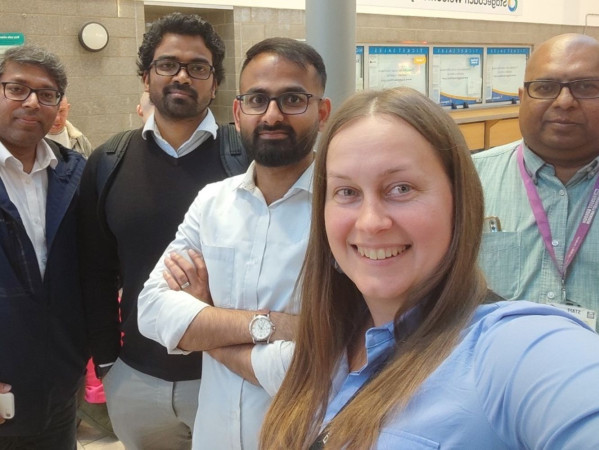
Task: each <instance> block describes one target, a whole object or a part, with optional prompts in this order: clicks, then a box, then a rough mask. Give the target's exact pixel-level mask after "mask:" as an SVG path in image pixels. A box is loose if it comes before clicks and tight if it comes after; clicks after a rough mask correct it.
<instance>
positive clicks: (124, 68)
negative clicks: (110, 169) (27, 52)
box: [0, 0, 144, 146]
mask: <svg viewBox="0 0 599 450" xmlns="http://www.w3.org/2000/svg"><path fill="white" fill-rule="evenodd" d="M143 17H144V10H143V3H142V2H140V1H136V0H94V1H87V0H19V1H1V2H0V32H12V33H23V34H24V35H25V43H26V44H37V45H40V46H43V47H45V48H47V49H49V50H50V51H52V52H54V53H56V54H57V55H58V56H59V57H60V59H61V60H62V61H63V63H64V64H65V66H66V70H67V76H68V81H69V85H68V87H67V96H68V99H69V103H70V104H71V111H70V115H69V120H70V121H72V122H73V123H74V124H75V126H77V127H78V128H79V129H81V131H83V133H84V134H85V135H86V136H87V137H88V138H89V139H90V141H91V143H92V145H94V146H98V145H100V144H101V143H102V142H104V141H105V140H106V139H108V137H110V136H111V135H113V134H115V133H117V132H118V131H121V130H124V129H126V128H131V127H137V126H138V125H139V123H140V122H139V118H138V117H137V114H136V113H135V107H136V106H137V103H138V99H139V94H140V92H141V90H142V86H141V83H140V81H139V78H138V77H137V75H136V72H135V70H136V69H135V55H136V53H137V48H138V47H139V44H140V42H141V37H142V35H143ZM90 21H97V22H100V23H101V24H103V25H104V26H105V27H106V28H107V30H108V33H109V36H110V37H109V42H108V45H107V47H106V48H105V49H103V50H101V51H99V52H89V51H86V50H84V49H83V47H81V45H80V44H79V39H78V33H79V30H80V29H81V27H82V26H83V25H84V24H85V23H87V22H90Z"/></svg>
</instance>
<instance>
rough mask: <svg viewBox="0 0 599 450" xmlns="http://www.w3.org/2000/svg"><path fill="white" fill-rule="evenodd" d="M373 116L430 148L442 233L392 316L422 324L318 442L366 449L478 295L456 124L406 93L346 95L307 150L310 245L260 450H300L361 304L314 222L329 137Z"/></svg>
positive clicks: (465, 161)
mask: <svg viewBox="0 0 599 450" xmlns="http://www.w3.org/2000/svg"><path fill="white" fill-rule="evenodd" d="M382 114H385V115H392V116H395V117H398V118H400V119H402V120H404V121H406V122H407V123H409V124H410V125H411V126H412V127H414V128H415V129H416V130H417V131H418V132H419V133H420V134H421V135H422V136H423V137H424V138H425V139H426V140H427V141H428V142H430V143H431V145H432V146H433V147H434V148H435V150H436V152H437V155H438V156H439V159H440V160H441V162H442V164H443V167H444V169H445V171H446V174H447V176H448V178H449V180H450V182H451V186H452V195H453V203H454V211H453V217H454V223H453V230H452V238H451V242H450V245H449V249H448V250H447V253H446V254H445V256H444V258H443V259H442V261H441V262H440V263H439V266H438V268H437V270H436V271H434V273H433V274H432V275H431V276H430V277H429V278H428V279H427V280H425V282H423V283H421V284H420V285H419V286H417V288H415V289H413V290H412V291H411V292H409V295H408V301H407V302H406V303H405V304H404V305H402V306H401V308H400V309H399V311H398V312H397V315H396V317H395V321H396V323H397V321H398V319H399V318H400V317H401V315H402V314H403V313H405V312H406V311H407V310H408V309H410V308H412V307H413V306H414V305H416V304H420V305H422V310H423V316H422V317H423V318H422V322H421V323H420V324H419V326H418V327H417V329H416V330H415V331H414V332H413V333H412V334H411V335H409V336H408V337H407V338H406V337H404V338H402V340H401V342H399V341H398V342H396V348H395V352H394V354H393V355H392V357H391V359H390V360H389V362H388V363H387V365H386V367H385V368H384V369H383V370H382V371H381V372H380V373H379V374H378V375H377V376H376V377H375V378H374V379H373V380H372V381H371V382H370V383H369V384H368V385H367V386H365V387H364V389H363V390H362V391H360V392H359V394H358V395H357V396H356V397H355V398H354V399H353V400H352V401H351V403H349V404H348V405H347V407H346V408H344V409H343V410H342V411H341V412H340V413H339V414H338V415H337V417H335V418H334V419H333V420H332V422H331V423H330V424H329V431H330V438H329V441H328V442H327V445H326V447H327V448H333V449H337V448H342V447H347V448H352V449H353V448H359V449H366V448H371V447H372V446H373V445H374V443H375V442H376V440H377V438H378V435H379V432H380V429H381V427H382V426H383V425H384V423H385V420H387V419H388V418H390V417H391V416H392V415H393V414H395V413H397V412H398V411H399V410H401V409H402V408H404V407H405V406H406V404H407V403H408V401H409V400H410V398H411V397H412V395H413V394H414V392H415V391H416V390H417V389H418V387H419V386H420V385H421V384H422V383H423V381H424V380H425V379H426V378H427V377H428V376H429V375H430V374H431V373H432V372H433V371H434V370H435V369H436V368H437V367H438V366H439V364H441V362H442V361H443V360H444V359H445V358H446V357H447V356H448V355H449V353H450V352H451V350H452V349H453V347H454V346H455V344H456V343H457V341H458V340H459V334H460V331H461V330H462V328H463V327H464V325H465V323H466V322H467V321H468V319H469V318H470V317H471V315H472V313H473V311H474V309H475V308H476V307H477V305H479V304H480V303H481V302H482V301H483V299H484V297H485V294H486V291H487V289H486V283H485V281H484V278H483V277H482V275H481V273H480V271H479V269H478V267H477V263H476V259H477V255H478V249H479V245H480V240H481V232H482V219H483V195H482V189H481V185H480V182H479V179H478V175H477V173H476V171H475V169H474V166H473V164H472V161H471V158H470V154H469V151H468V148H467V146H466V144H465V141H464V138H463V137H462V135H461V133H460V131H459V129H458V128H457V126H456V125H455V123H454V122H453V120H452V119H451V118H450V117H449V115H448V114H446V113H445V112H444V111H443V110H442V109H441V108H440V107H439V106H437V105H436V104H434V103H433V102H432V101H431V100H429V99H428V98H426V97H424V96H423V95H421V94H420V93H418V92H416V91H414V90H412V89H408V88H398V89H392V90H387V91H380V92H373V91H370V92H368V91H367V92H363V93H359V94H356V95H354V96H353V97H352V98H350V99H349V100H348V101H346V102H345V103H344V104H343V105H342V106H341V108H340V109H339V111H338V112H337V113H336V114H335V115H334V116H333V117H332V118H331V119H330V121H329V123H328V126H327V128H326V131H325V132H324V134H323V136H322V139H321V143H320V146H319V149H318V152H317V156H316V166H315V175H314V196H313V202H312V205H313V209H312V224H311V229H310V241H309V244H308V250H307V254H306V258H305V260H304V264H303V267H302V272H301V275H300V281H299V285H298V288H299V292H300V294H301V298H302V308H301V315H300V325H299V332H298V337H297V342H296V349H295V354H294V357H293V361H292V363H291V366H290V368H289V371H288V373H287V376H286V377H285V380H284V382H283V384H282V386H281V389H280V390H279V392H278V394H277V395H276V396H275V398H274V400H273V403H272V405H271V407H270V409H269V411H268V413H267V415H266V418H265V421H264V425H263V428H262V433H261V436H260V443H261V448H262V449H265V450H266V449H268V450H271V449H304V448H308V447H309V446H310V445H311V444H312V442H313V441H314V440H315V439H316V437H317V435H318V434H319V431H320V427H321V425H322V420H323V416H324V413H325V411H326V407H327V403H328V399H329V394H330V387H331V385H330V380H331V378H332V375H333V372H334V370H335V366H336V364H337V362H338V361H339V358H340V357H341V356H342V354H343V352H345V351H346V348H347V345H348V343H349V342H350V339H351V337H352V334H353V333H354V332H355V330H356V329H357V327H358V326H360V325H361V324H362V323H363V320H364V314H365V308H366V307H365V303H364V299H363V297H362V295H361V293H360V292H359V291H358V289H357V288H356V286H355V285H354V283H353V282H352V281H351V280H350V279H349V278H348V277H347V276H345V275H343V274H340V273H338V272H337V271H336V270H335V269H334V268H333V265H332V264H331V261H332V254H331V249H330V247H329V244H328V241H327V237H326V233H325V224H324V204H325V192H326V170H327V168H326V157H327V150H328V147H329V143H330V141H331V139H332V138H333V136H335V135H336V134H337V133H338V132H339V131H340V130H342V129H343V127H344V126H346V125H347V124H349V123H351V122H352V121H354V120H357V119H359V118H362V117H366V116H370V115H382ZM366 150H367V151H371V152H374V151H376V149H374V148H368V149H366Z"/></svg>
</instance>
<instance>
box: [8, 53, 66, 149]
mask: <svg viewBox="0 0 599 450" xmlns="http://www.w3.org/2000/svg"><path fill="white" fill-rule="evenodd" d="M0 81H1V82H15V83H21V84H24V85H26V86H29V87H30V88H32V89H43V88H49V89H58V85H57V83H56V82H55V81H54V80H53V78H52V77H51V76H50V74H49V73H48V72H47V71H46V70H45V69H44V68H42V67H40V66H37V65H34V64H18V63H15V62H8V63H7V64H6V70H5V71H4V73H3V74H2V76H1V77H0ZM57 111H58V106H47V105H42V104H41V103H39V102H38V100H37V95H36V94H33V93H32V94H31V95H30V96H29V97H27V99H26V100H24V101H16V100H9V99H7V98H6V97H5V96H4V95H3V94H0V141H2V143H3V144H4V145H5V147H6V148H7V149H8V150H9V151H10V152H11V153H12V154H13V155H14V156H15V157H17V158H19V159H20V156H25V155H30V154H35V149H36V146H37V144H38V143H39V142H40V141H41V140H42V138H43V137H44V136H45V135H46V133H48V131H49V130H50V127H52V124H53V123H54V119H55V118H56V113H57Z"/></svg>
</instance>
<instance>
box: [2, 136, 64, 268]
mask: <svg viewBox="0 0 599 450" xmlns="http://www.w3.org/2000/svg"><path fill="white" fill-rule="evenodd" d="M57 164H58V159H56V155H54V152H52V149H51V148H50V146H49V145H48V144H47V143H46V142H45V141H44V140H43V139H42V140H41V141H40V142H39V144H37V148H36V153H35V162H34V163H33V168H32V169H31V172H30V173H27V172H24V171H23V164H22V163H21V161H19V160H18V159H17V158H15V157H14V156H13V155H12V153H10V152H9V151H8V149H7V148H6V147H5V146H4V145H3V144H2V143H1V142H0V179H2V182H3V183H4V186H5V187H6V192H7V193H8V198H10V201H11V202H13V204H14V205H15V206H16V207H17V211H19V215H20V216H21V220H22V221H23V226H24V227H25V231H26V232H27V236H29V239H30V240H31V243H32V244H33V247H34V249H35V255H36V257H37V263H38V265H39V268H40V273H41V275H42V278H43V277H44V272H45V271H46V260H47V257H48V248H47V245H46V197H47V193H48V174H47V172H46V169H47V168H48V167H52V168H55V167H56V165H57Z"/></svg>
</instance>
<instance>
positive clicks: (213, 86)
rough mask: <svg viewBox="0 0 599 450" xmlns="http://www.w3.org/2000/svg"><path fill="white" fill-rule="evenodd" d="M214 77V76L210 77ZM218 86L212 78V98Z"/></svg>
mask: <svg viewBox="0 0 599 450" xmlns="http://www.w3.org/2000/svg"><path fill="white" fill-rule="evenodd" d="M212 78H214V77H212ZM217 88H218V84H216V80H215V79H213V80H212V100H214V99H215V98H216V89H217Z"/></svg>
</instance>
